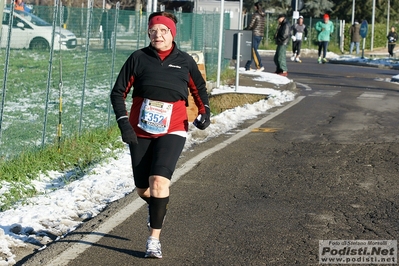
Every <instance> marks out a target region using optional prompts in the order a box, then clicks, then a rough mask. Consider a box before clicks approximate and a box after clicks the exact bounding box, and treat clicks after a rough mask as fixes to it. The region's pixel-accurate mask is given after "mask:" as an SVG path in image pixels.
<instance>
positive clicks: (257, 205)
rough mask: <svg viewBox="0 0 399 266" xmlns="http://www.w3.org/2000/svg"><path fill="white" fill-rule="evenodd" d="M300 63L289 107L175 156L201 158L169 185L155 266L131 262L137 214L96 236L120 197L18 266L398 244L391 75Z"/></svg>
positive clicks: (305, 258)
mask: <svg viewBox="0 0 399 266" xmlns="http://www.w3.org/2000/svg"><path fill="white" fill-rule="evenodd" d="M303 61H304V62H303V63H301V64H299V63H292V62H289V63H288V68H289V69H288V72H289V78H291V79H293V80H294V81H295V82H296V83H297V88H298V89H299V90H298V97H297V99H296V101H295V102H291V103H287V105H285V106H284V107H279V108H275V109H273V110H270V111H269V112H267V113H266V114H264V115H261V116H259V117H258V118H256V119H252V120H249V121H246V122H245V123H244V124H242V125H241V126H240V127H239V128H238V129H235V130H233V131H232V132H229V133H228V134H224V135H222V136H219V137H217V138H215V139H212V140H211V141H209V142H207V143H204V144H202V145H198V146H196V147H194V149H193V150H192V151H189V152H186V153H184V154H183V157H182V158H181V160H180V163H179V165H180V166H182V165H184V164H188V163H190V162H192V161H190V160H192V159H195V158H198V157H196V156H202V157H201V158H200V159H198V162H197V161H196V162H195V166H194V167H193V169H192V170H190V171H188V172H187V173H184V174H183V175H182V176H181V177H180V179H178V180H177V181H176V182H175V183H174V184H173V185H172V187H171V201H170V207H169V211H168V214H167V218H166V222H165V225H164V230H163V233H162V237H161V243H162V247H163V253H164V258H163V259H162V260H149V259H144V258H143V256H144V251H145V250H144V249H145V241H146V238H147V235H148V232H147V229H146V219H147V210H146V208H145V207H140V205H139V206H136V207H137V208H138V211H137V212H135V213H134V214H133V215H129V216H128V217H127V218H126V220H124V221H123V222H122V223H120V224H119V225H118V226H116V227H115V228H113V229H111V230H109V231H107V233H102V231H101V230H99V228H101V226H102V225H104V224H106V222H107V221H109V220H110V219H112V218H115V217H116V216H118V217H119V216H120V212H118V211H120V210H121V209H123V208H133V207H135V206H134V204H133V205H132V202H135V199H137V196H136V195H135V193H132V194H131V195H128V196H127V197H126V198H124V199H122V200H119V201H118V202H115V203H113V204H111V206H109V207H108V208H107V209H106V210H105V211H104V212H103V213H102V214H100V215H99V216H98V217H96V218H94V219H93V220H91V221H89V222H87V223H85V224H84V226H82V227H81V228H79V229H77V230H76V231H74V232H73V233H72V234H70V235H69V236H67V237H66V238H64V239H61V240H59V241H58V242H57V243H55V244H52V245H50V246H49V247H48V248H47V249H45V250H43V251H41V252H38V253H37V254H35V255H34V256H32V257H26V258H24V259H23V260H21V261H20V263H19V265H70V266H75V265H76V266H78V265H79V266H81V265H97V266H98V265H104V266H105V265H107V266H108V265H161V264H162V265H319V256H318V253H319V240H335V239H337V240H364V239H367V240H371V239H374V240H396V239H398V235H399V222H398V221H399V198H398V196H397V194H398V176H399V143H398V142H399V135H398V128H399V125H398V118H397V117H398V113H399V93H398V92H399V85H397V84H392V83H389V82H387V81H388V80H389V79H390V77H391V76H393V75H396V74H397V73H396V72H395V71H393V70H389V69H378V68H364V67H356V66H347V65H336V64H323V65H319V64H317V63H316V59H315V58H304V59H303ZM263 62H264V65H265V68H266V71H269V72H274V68H275V67H274V64H273V62H272V58H271V57H265V58H263ZM248 127H250V128H249V129H247V128H248ZM251 127H255V128H262V129H265V130H255V131H254V132H253V131H251ZM266 129H273V130H266ZM207 152H208V153H207ZM136 202H137V201H136ZM131 206H133V207H131ZM120 219H122V220H123V219H124V218H120ZM116 220H117V219H116ZM88 237H92V238H88ZM96 237H97V238H98V241H97V242H94V240H93V239H95V238H96ZM90 239H92V240H93V241H92V240H90ZM63 251H65V253H62V252H63ZM60 254H61V255H63V258H62V259H60V260H57V258H59V257H57V256H58V255H60Z"/></svg>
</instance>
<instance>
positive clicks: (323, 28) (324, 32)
mask: <svg viewBox="0 0 399 266" xmlns="http://www.w3.org/2000/svg"><path fill="white" fill-rule="evenodd" d="M315 28H316V30H317V32H318V34H317V41H318V42H319V58H318V60H317V62H318V63H319V64H321V63H326V62H327V59H326V55H327V48H328V43H329V41H330V36H331V34H332V33H333V32H334V24H333V23H332V22H331V21H330V16H329V15H328V14H324V16H323V21H319V22H317V23H316V26H315ZM322 50H323V57H321V51H322Z"/></svg>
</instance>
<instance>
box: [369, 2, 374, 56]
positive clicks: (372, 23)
mask: <svg viewBox="0 0 399 266" xmlns="http://www.w3.org/2000/svg"><path fill="white" fill-rule="evenodd" d="M371 19H372V22H371V48H370V51H373V47H374V24H375V23H374V22H375V0H373V15H372V18H371Z"/></svg>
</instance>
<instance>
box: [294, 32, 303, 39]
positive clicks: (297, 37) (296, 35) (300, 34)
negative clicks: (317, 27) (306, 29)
mask: <svg viewBox="0 0 399 266" xmlns="http://www.w3.org/2000/svg"><path fill="white" fill-rule="evenodd" d="M295 38H296V39H297V40H298V41H300V40H302V32H297V33H296V34H295Z"/></svg>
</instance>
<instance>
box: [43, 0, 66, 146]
mask: <svg viewBox="0 0 399 266" xmlns="http://www.w3.org/2000/svg"><path fill="white" fill-rule="evenodd" d="M58 6H59V0H55V1H54V11H53V26H52V27H53V31H52V37H51V45H50V59H49V65H48V72H47V88H46V103H45V108H44V121H43V132H42V147H44V143H45V139H46V127H47V115H48V104H49V95H50V86H51V75H52V73H53V71H52V70H53V54H54V38H55V25H56V21H57V15H58ZM60 31H61V29H60ZM60 33H61V32H60Z"/></svg>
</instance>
